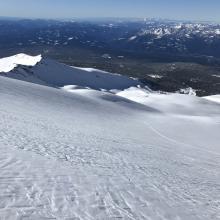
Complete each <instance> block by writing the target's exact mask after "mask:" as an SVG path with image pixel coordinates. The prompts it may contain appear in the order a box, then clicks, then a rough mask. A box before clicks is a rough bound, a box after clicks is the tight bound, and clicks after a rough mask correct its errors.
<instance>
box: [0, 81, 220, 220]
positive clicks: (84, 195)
mask: <svg viewBox="0 0 220 220" xmlns="http://www.w3.org/2000/svg"><path fill="white" fill-rule="evenodd" d="M100 94H101V92H100ZM103 94H105V93H103ZM90 95H91V97H89V96H88V95H83V94H76V93H74V94H70V93H67V92H64V91H61V90H57V89H52V88H48V87H43V86H38V85H33V84H29V83H24V82H19V81H17V80H12V79H7V78H3V77H1V78H0V116H1V117H0V137H1V138H0V169H1V174H0V216H1V219H22V220H23V219H68V220H70V219H78V220H80V219H82V220H84V219H85V220H87V219H88V220H99V219H100V220H103V219H131V220H134V219H135V220H139V219H140V220H142V219H143V220H145V219H153V220H155V219H158V220H159V219H169V220H170V219H175V220H176V219H189V220H190V219H192V220H194V219H220V211H219V210H220V164H219V160H220V148H219V131H220V124H219V123H217V122H216V121H219V119H220V118H219V116H215V117H212V116H207V118H208V119H209V118H210V120H206V121H205V122H203V121H201V120H197V119H198V118H199V117H195V119H192V120H191V119H189V118H187V119H186V118H184V117H181V116H178V117H177V116H173V115H170V114H164V113H160V112H157V111H155V112H153V110H149V109H148V108H146V109H145V108H144V107H143V106H139V105H136V104H135V103H132V102H128V103H124V102H123V101H122V100H121V99H120V98H118V101H117V102H116V101H115V100H117V97H116V99H115V100H112V97H111V96H110V97H109V98H105V99H102V98H100V97H102V96H96V93H94V94H93V93H92V94H90ZM92 95H93V96H92ZM105 96H106V94H105ZM189 98H190V97H189ZM210 105H211V103H210ZM217 107H218V106H217V105H213V108H217ZM180 126H181V127H180ZM201 126H202V127H201ZM177 129H178V130H177ZM210 130H212V132H209V131H210ZM176 131H178V132H176ZM196 131H197V132H196ZM184 132H185V133H184ZM190 132H192V133H190ZM171 134H172V135H171ZM171 137H172V138H171ZM186 137H187V138H186ZM200 148H201V149H200Z"/></svg>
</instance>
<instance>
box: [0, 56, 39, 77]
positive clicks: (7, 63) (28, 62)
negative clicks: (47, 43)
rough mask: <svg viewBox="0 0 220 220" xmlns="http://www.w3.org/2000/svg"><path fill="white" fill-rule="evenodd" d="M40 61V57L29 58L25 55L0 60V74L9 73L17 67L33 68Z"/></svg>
mask: <svg viewBox="0 0 220 220" xmlns="http://www.w3.org/2000/svg"><path fill="white" fill-rule="evenodd" d="M41 59H42V56H41V55H38V56H29V55H26V54H23V53H21V54H17V55H14V56H10V57H6V58H2V59H0V72H4V73H7V72H10V71H11V70H13V69H14V68H16V67H17V66H18V65H24V66H35V65H36V64H37V63H38V62H40V61H41Z"/></svg>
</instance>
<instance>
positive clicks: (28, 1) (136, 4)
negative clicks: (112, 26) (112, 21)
mask: <svg viewBox="0 0 220 220" xmlns="http://www.w3.org/2000/svg"><path fill="white" fill-rule="evenodd" d="M219 10H220V0H0V16H10V17H32V18H74V17H154V18H170V19H185V20H213V21H219V22H220V13H219Z"/></svg>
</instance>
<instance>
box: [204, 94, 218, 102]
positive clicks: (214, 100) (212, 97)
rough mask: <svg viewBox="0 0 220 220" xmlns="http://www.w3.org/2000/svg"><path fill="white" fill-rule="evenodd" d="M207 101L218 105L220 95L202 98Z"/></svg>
mask: <svg viewBox="0 0 220 220" xmlns="http://www.w3.org/2000/svg"><path fill="white" fill-rule="evenodd" d="M203 98H205V99H207V100H209V101H212V102H217V103H220V95H211V96H205V97H203Z"/></svg>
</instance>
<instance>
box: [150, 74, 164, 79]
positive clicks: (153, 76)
mask: <svg viewBox="0 0 220 220" xmlns="http://www.w3.org/2000/svg"><path fill="white" fill-rule="evenodd" d="M148 76H150V77H151V78H154V79H161V78H163V76H160V75H157V74H155V75H154V74H151V75H148Z"/></svg>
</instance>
